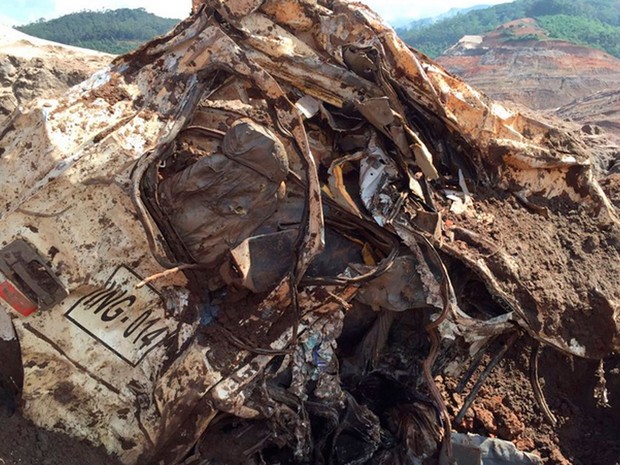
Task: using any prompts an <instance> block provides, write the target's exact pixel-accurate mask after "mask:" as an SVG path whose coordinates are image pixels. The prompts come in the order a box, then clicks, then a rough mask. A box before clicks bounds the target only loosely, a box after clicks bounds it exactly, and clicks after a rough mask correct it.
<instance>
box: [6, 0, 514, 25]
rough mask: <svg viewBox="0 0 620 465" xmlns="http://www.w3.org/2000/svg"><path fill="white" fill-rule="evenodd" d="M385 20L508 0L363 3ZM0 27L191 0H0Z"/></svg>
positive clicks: (173, 13)
mask: <svg viewBox="0 0 620 465" xmlns="http://www.w3.org/2000/svg"><path fill="white" fill-rule="evenodd" d="M362 1H364V3H366V4H368V5H370V7H371V8H373V9H374V10H375V11H377V12H378V13H379V14H380V15H381V16H383V17H384V19H386V20H387V21H390V22H391V21H399V22H400V21H402V20H403V19H412V20H414V19H419V18H427V17H430V16H436V15H438V14H441V13H444V12H446V11H448V10H449V9H451V8H466V7H469V6H473V5H478V4H488V5H490V4H493V5H495V4H497V3H505V2H507V1H510V0H440V1H428V0H424V1H422V0H362ZM0 3H1V4H0V24H5V25H8V26H19V25H22V24H27V23H29V22H33V21H36V20H38V19H40V18H45V19H52V18H56V17H58V16H62V15H66V14H69V13H75V12H78V11H82V10H98V9H103V8H105V9H110V10H114V9H117V8H144V9H146V10H147V11H149V12H151V13H155V14H156V15H158V16H163V17H165V18H185V17H186V16H188V14H189V12H190V9H191V0H0Z"/></svg>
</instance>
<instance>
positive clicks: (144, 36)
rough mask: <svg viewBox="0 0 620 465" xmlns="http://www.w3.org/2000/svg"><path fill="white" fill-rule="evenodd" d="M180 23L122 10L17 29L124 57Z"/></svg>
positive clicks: (140, 10) (78, 15) (89, 13)
mask: <svg viewBox="0 0 620 465" xmlns="http://www.w3.org/2000/svg"><path fill="white" fill-rule="evenodd" d="M188 13H189V11H188ZM179 21H180V20H178V19H169V18H160V17H159V16H156V15H154V14H151V13H147V12H146V11H145V10H144V9H143V8H137V9H128V8H123V9H120V10H113V11H110V10H108V11H84V12H81V13H72V14H69V15H66V16H62V17H60V18H57V19H52V20H49V21H37V22H36V23H32V24H27V25H26V26H20V27H17V28H16V29H18V30H20V31H22V32H24V33H26V34H30V35H31V36H35V37H40V38H42V39H47V40H53V41H54V42H60V43H61V44H67V45H75V46H77V47H84V48H90V49H93V50H99V51H102V52H107V53H114V54H121V53H125V52H128V51H130V50H133V49H135V48H136V47H138V46H139V45H140V44H142V43H144V42H146V41H148V40H150V39H152V38H153V37H155V36H158V35H161V34H165V33H166V32H168V31H169V30H170V29H172V28H173V27H174V26H175V25H176V24H177V23H178V22H179Z"/></svg>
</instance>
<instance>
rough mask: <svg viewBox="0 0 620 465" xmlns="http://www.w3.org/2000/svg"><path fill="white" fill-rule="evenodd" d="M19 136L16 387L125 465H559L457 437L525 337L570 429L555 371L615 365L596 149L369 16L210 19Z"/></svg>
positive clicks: (27, 123) (10, 352) (10, 282)
mask: <svg viewBox="0 0 620 465" xmlns="http://www.w3.org/2000/svg"><path fill="white" fill-rule="evenodd" d="M0 135H1V140H0V182H1V190H0V241H1V246H2V250H1V251H0V278H1V279H0V281H1V283H0V296H1V297H2V303H3V305H4V307H3V309H0V345H1V347H2V351H3V352H2V354H3V364H2V366H1V367H0V371H1V372H2V373H1V374H2V380H1V381H2V386H3V389H4V391H6V392H8V393H11V394H12V395H13V396H14V397H15V402H16V404H17V405H18V406H19V408H20V409H21V411H22V413H23V414H24V415H25V416H26V417H27V418H29V419H31V420H32V421H33V422H34V423H35V424H37V425H39V426H42V427H44V428H48V429H53V430H57V431H62V432H65V433H67V434H69V435H71V436H74V437H76V438H79V439H83V440H86V441H89V442H90V443H92V444H95V445H102V446H103V447H104V448H105V449H106V450H107V451H109V452H110V453H112V454H115V455H117V456H118V457H119V458H120V459H121V460H122V461H123V462H124V463H126V464H177V463H185V464H216V463H217V464H220V463H226V464H262V463H267V464H275V463H317V464H319V463H323V464H366V463H368V464H370V463H372V464H388V463H389V464H433V463H454V462H455V460H459V461H460V462H461V463H489V464H491V463H524V464H525V463H539V458H537V457H536V456H534V455H530V454H525V453H522V452H520V451H518V450H517V449H516V448H515V447H514V446H513V445H512V444H510V443H508V442H503V441H499V440H497V439H488V438H483V437H480V436H472V435H466V434H459V433H455V432H452V426H451V423H452V421H454V422H455V423H458V422H460V421H462V419H463V416H464V415H465V413H466V410H467V408H468V405H469V404H471V401H472V400H473V399H474V398H475V396H476V393H477V390H478V389H479V388H480V385H481V384H482V382H483V381H484V377H485V376H486V374H488V372H489V371H490V370H491V369H492V368H493V366H494V365H495V364H496V363H497V361H498V360H499V359H501V357H502V356H503V354H504V353H506V351H507V350H508V349H509V348H510V346H511V344H513V343H514V341H515V340H516V339H517V338H523V339H525V340H527V341H530V343H531V344H532V345H533V346H534V347H535V348H534V349H533V351H532V353H533V356H532V360H531V365H532V366H531V368H532V373H533V376H532V389H533V390H534V394H535V397H536V399H537V401H538V407H537V408H539V409H540V412H541V415H544V416H545V417H546V419H547V421H548V422H550V423H553V422H555V418H554V415H553V413H552V412H551V411H550V409H549V407H548V406H547V405H546V403H545V399H544V396H543V395H542V392H541V389H540V386H539V385H538V375H537V373H536V368H537V367H536V354H537V353H538V349H537V348H538V347H540V346H543V347H551V348H553V349H555V350H557V351H560V352H563V353H564V354H568V355H570V356H574V357H581V358H589V359H602V358H604V357H606V356H608V355H610V354H612V353H614V352H615V351H617V349H618V347H619V339H618V318H619V317H618V302H619V301H620V300H619V298H620V286H619V285H618V284H619V283H618V276H619V274H620V265H619V264H620V260H619V259H618V258H619V257H618V241H619V239H618V238H619V232H618V231H619V230H618V218H617V216H616V212H615V210H614V207H613V206H612V205H611V204H610V202H609V200H608V199H607V197H606V196H605V194H604V193H603V191H602V190H601V188H600V187H599V185H598V183H597V181H596V180H595V179H594V177H593V169H592V164H591V161H590V160H591V158H590V153H589V149H588V148H587V147H586V146H585V145H583V143H582V142H581V141H580V140H579V139H578V138H576V137H574V136H573V135H572V134H571V133H569V132H566V131H563V130H562V129H558V128H555V127H553V126H550V125H547V124H545V123H542V122H540V121H537V120H535V119H532V118H531V117H528V116H526V115H524V114H522V113H520V112H518V111H515V110H513V109H511V108H509V107H507V106H504V105H502V104H499V103H496V102H494V101H492V100H490V99H488V98H487V97H485V96H484V95H483V94H481V93H479V92H478V91H476V90H475V89H473V88H471V87H470V86H468V85H467V84H465V83H463V82H462V81H460V80H459V79H457V78H455V77H454V76H452V75H450V74H448V73H447V72H446V71H445V70H443V69H442V68H440V67H439V66H437V65H436V64H434V63H433V62H432V61H430V60H429V59H428V58H426V57H425V56H423V55H421V54H420V53H418V52H416V51H415V50H413V49H411V48H409V47H408V46H406V45H405V44H404V43H403V42H402V41H401V40H399V39H398V37H397V36H396V35H395V33H394V31H393V30H392V29H390V28H389V27H387V26H385V25H384V23H382V21H381V20H380V19H379V18H378V17H377V16H376V15H375V14H374V13H373V12H372V11H370V10H369V9H367V8H366V7H364V6H363V5H360V4H357V3H353V2H348V1H327V2H326V1H319V2H315V1H310V0H307V1H293V0H264V1H258V0H254V1H253V0H233V1H223V0H220V1H217V0H207V1H195V2H194V5H193V13H192V15H191V16H190V17H189V18H188V19H187V20H185V21H183V22H182V23H180V24H179V25H178V26H177V27H176V28H175V29H174V30H173V31H172V32H171V33H169V34H168V35H166V36H164V37H161V38H157V39H155V40H153V41H151V42H150V43H148V44H146V45H144V46H143V47H141V48H140V49H139V50H137V51H136V52H133V53H130V54H128V55H125V56H121V57H119V58H117V59H116V60H115V61H114V62H113V63H112V65H111V66H110V67H109V68H107V69H105V70H103V71H101V72H99V73H97V74H95V75H94V76H92V78H90V79H89V80H87V81H86V82H84V83H83V84H81V85H79V86H77V87H75V88H73V89H72V90H70V91H69V93H67V94H66V95H65V96H64V97H62V98H60V99H57V100H44V101H38V102H35V103H33V104H31V105H30V106H29V107H27V108H26V109H21V110H18V111H16V112H15V113H14V114H13V115H12V117H11V118H10V120H9V121H8V122H7V123H6V124H5V125H4V127H3V128H2V129H1V132H0ZM584 241H585V243H589V244H593V246H592V247H589V248H588V247H583V248H581V247H576V246H574V245H575V244H582V243H584ZM498 341H499V346H500V349H498V350H497V351H496V352H497V353H496V355H495V357H494V358H493V359H492V360H491V361H490V362H489V365H488V366H487V369H486V370H485V371H484V372H483V373H482V374H481V375H480V377H479V381H478V382H477V383H476V384H475V385H474V387H473V388H472V390H471V392H470V394H469V396H468V397H467V398H466V400H465V402H464V404H465V405H464V406H463V408H462V409H461V411H460V412H459V413H458V415H456V418H455V419H454V418H452V419H451V418H450V415H449V414H448V412H447V410H446V406H445V404H444V400H443V399H442V394H441V391H440V387H441V386H438V384H437V383H436V375H437V374H439V373H442V372H446V371H450V372H451V373H452V374H453V376H460V377H464V380H465V381H467V379H468V378H469V377H471V375H472V372H473V369H472V367H473V368H476V367H477V364H479V363H480V354H482V353H484V350H485V348H486V347H488V346H489V345H490V344H491V343H497V342H498ZM599 394H600V395H601V396H604V395H605V394H606V392H605V390H604V385H603V387H602V390H601V391H600V392H599ZM498 451H499V452H498ZM468 454H469V455H468ZM472 454H473V455H472ZM502 454H503V455H502ZM467 457H469V458H467ZM472 457H473V458H472ZM465 460H470V462H464V461H465ZM502 460H508V461H509V462H506V461H504V462H502Z"/></svg>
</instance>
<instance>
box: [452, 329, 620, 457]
mask: <svg viewBox="0 0 620 465" xmlns="http://www.w3.org/2000/svg"><path fill="white" fill-rule="evenodd" d="M502 342H503V341H498V343H499V344H500V345H501V343H502ZM530 344H531V340H529V338H527V337H523V338H521V339H520V340H519V341H518V342H517V343H515V345H513V346H512V347H511V348H510V349H509V352H508V354H507V357H506V358H505V359H504V360H503V361H502V362H500V364H499V365H498V366H496V367H495V369H494V370H493V372H492V373H491V375H490V377H489V378H488V379H487V381H486V383H485V384H484V385H483V387H482V389H481V391H480V393H479V395H478V396H477V397H476V400H475V401H474V403H473V405H472V407H471V408H470V409H469V411H468V413H467V415H466V416H465V419H464V420H463V422H462V423H461V424H454V425H453V428H454V429H456V430H457V431H461V432H472V433H478V434H482V435H485V436H491V437H499V438H501V439H506V440H510V441H513V442H514V443H515V444H516V445H517V446H518V447H519V448H521V449H522V450H525V451H528V452H533V453H535V454H537V455H539V456H540V457H542V459H543V463H544V464H545V465H595V464H596V465H617V464H620V389H618V388H619V387H620V370H618V367H619V366H620V357H617V356H616V357H615V358H611V359H608V360H606V363H605V371H606V379H607V388H608V391H609V404H610V406H607V407H604V406H597V401H596V399H595V397H594V389H595V386H596V381H597V378H596V369H597V368H598V362H595V361H588V360H583V359H570V358H568V357H565V356H564V355H562V354H560V353H559V352H557V351H554V350H551V349H544V350H543V351H542V353H541V355H540V358H539V377H540V380H541V381H540V383H541V386H542V389H543V392H544V394H545V397H546V400H547V403H548V404H549V407H550V409H551V411H552V412H553V414H554V415H555V416H556V418H557V420H558V425H557V427H553V426H551V425H550V424H549V423H548V421H547V420H546V419H545V417H544V416H543V413H542V412H541V410H540V408H539V407H538V405H537V403H536V401H535V398H534V394H533V391H532V388H531V385H530V381H529V374H528V373H529V371H528V370H529V364H528V361H529V353H530ZM495 350H497V347H493V346H490V347H489V350H488V352H489V354H490V355H493V353H494V351H495ZM490 355H487V356H485V359H484V360H483V362H482V364H481V367H479V369H478V370H477V372H476V373H475V374H474V376H473V377H472V380H471V381H470V382H469V383H468V385H467V386H466V388H465V389H464V390H463V392H462V393H460V394H459V393H457V392H456V386H457V384H458V382H459V381H460V380H458V379H453V378H445V379H444V382H445V386H446V389H445V391H444V397H445V399H446V402H447V404H448V410H449V411H450V414H451V416H452V417H453V418H454V417H455V416H456V415H457V413H458V410H459V409H460V407H461V406H462V404H463V401H464V399H465V397H466V396H467V395H468V394H469V392H470V391H471V388H472V386H473V383H474V382H475V380H476V379H477V378H478V376H479V375H480V373H481V372H482V370H483V368H484V367H485V366H486V364H487V363H488V361H489V359H490Z"/></svg>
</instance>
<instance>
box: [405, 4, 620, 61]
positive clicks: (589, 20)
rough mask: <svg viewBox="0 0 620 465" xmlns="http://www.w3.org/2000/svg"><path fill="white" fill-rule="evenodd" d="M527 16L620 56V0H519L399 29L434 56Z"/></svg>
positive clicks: (559, 35) (553, 33)
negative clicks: (461, 42) (469, 37)
mask: <svg viewBox="0 0 620 465" xmlns="http://www.w3.org/2000/svg"><path fill="white" fill-rule="evenodd" d="M527 17H529V18H536V19H537V20H538V22H539V25H540V26H541V27H543V28H544V29H545V30H547V31H548V33H549V37H550V38H554V39H562V40H566V41H569V42H574V43H578V44H581V45H587V46H590V47H596V48H599V49H601V50H604V51H606V52H607V53H610V54H612V55H614V56H616V57H620V0H517V1H515V2H513V3H504V4H501V5H496V6H493V7H490V8H485V9H481V10H474V11H470V12H468V13H464V14H459V15H457V16H454V17H451V18H447V19H444V20H441V21H438V22H436V23H433V24H430V25H427V26H424V27H413V28H398V29H397V32H398V33H399V34H400V36H401V37H402V38H403V40H404V41H405V42H407V43H408V44H410V45H411V46H412V47H414V48H417V49H418V50H420V51H422V52H424V53H426V54H427V55H429V56H431V57H433V58H434V57H437V56H438V55H440V54H441V53H442V52H443V51H444V50H446V49H447V48H448V47H450V46H452V45H454V44H455V43H456V42H458V40H459V39H460V38H461V37H463V36H464V35H478V34H480V35H482V34H485V33H487V32H489V31H492V30H493V29H495V28H496V27H498V26H500V25H502V24H504V23H507V22H509V21H513V20H515V19H520V18H527Z"/></svg>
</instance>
